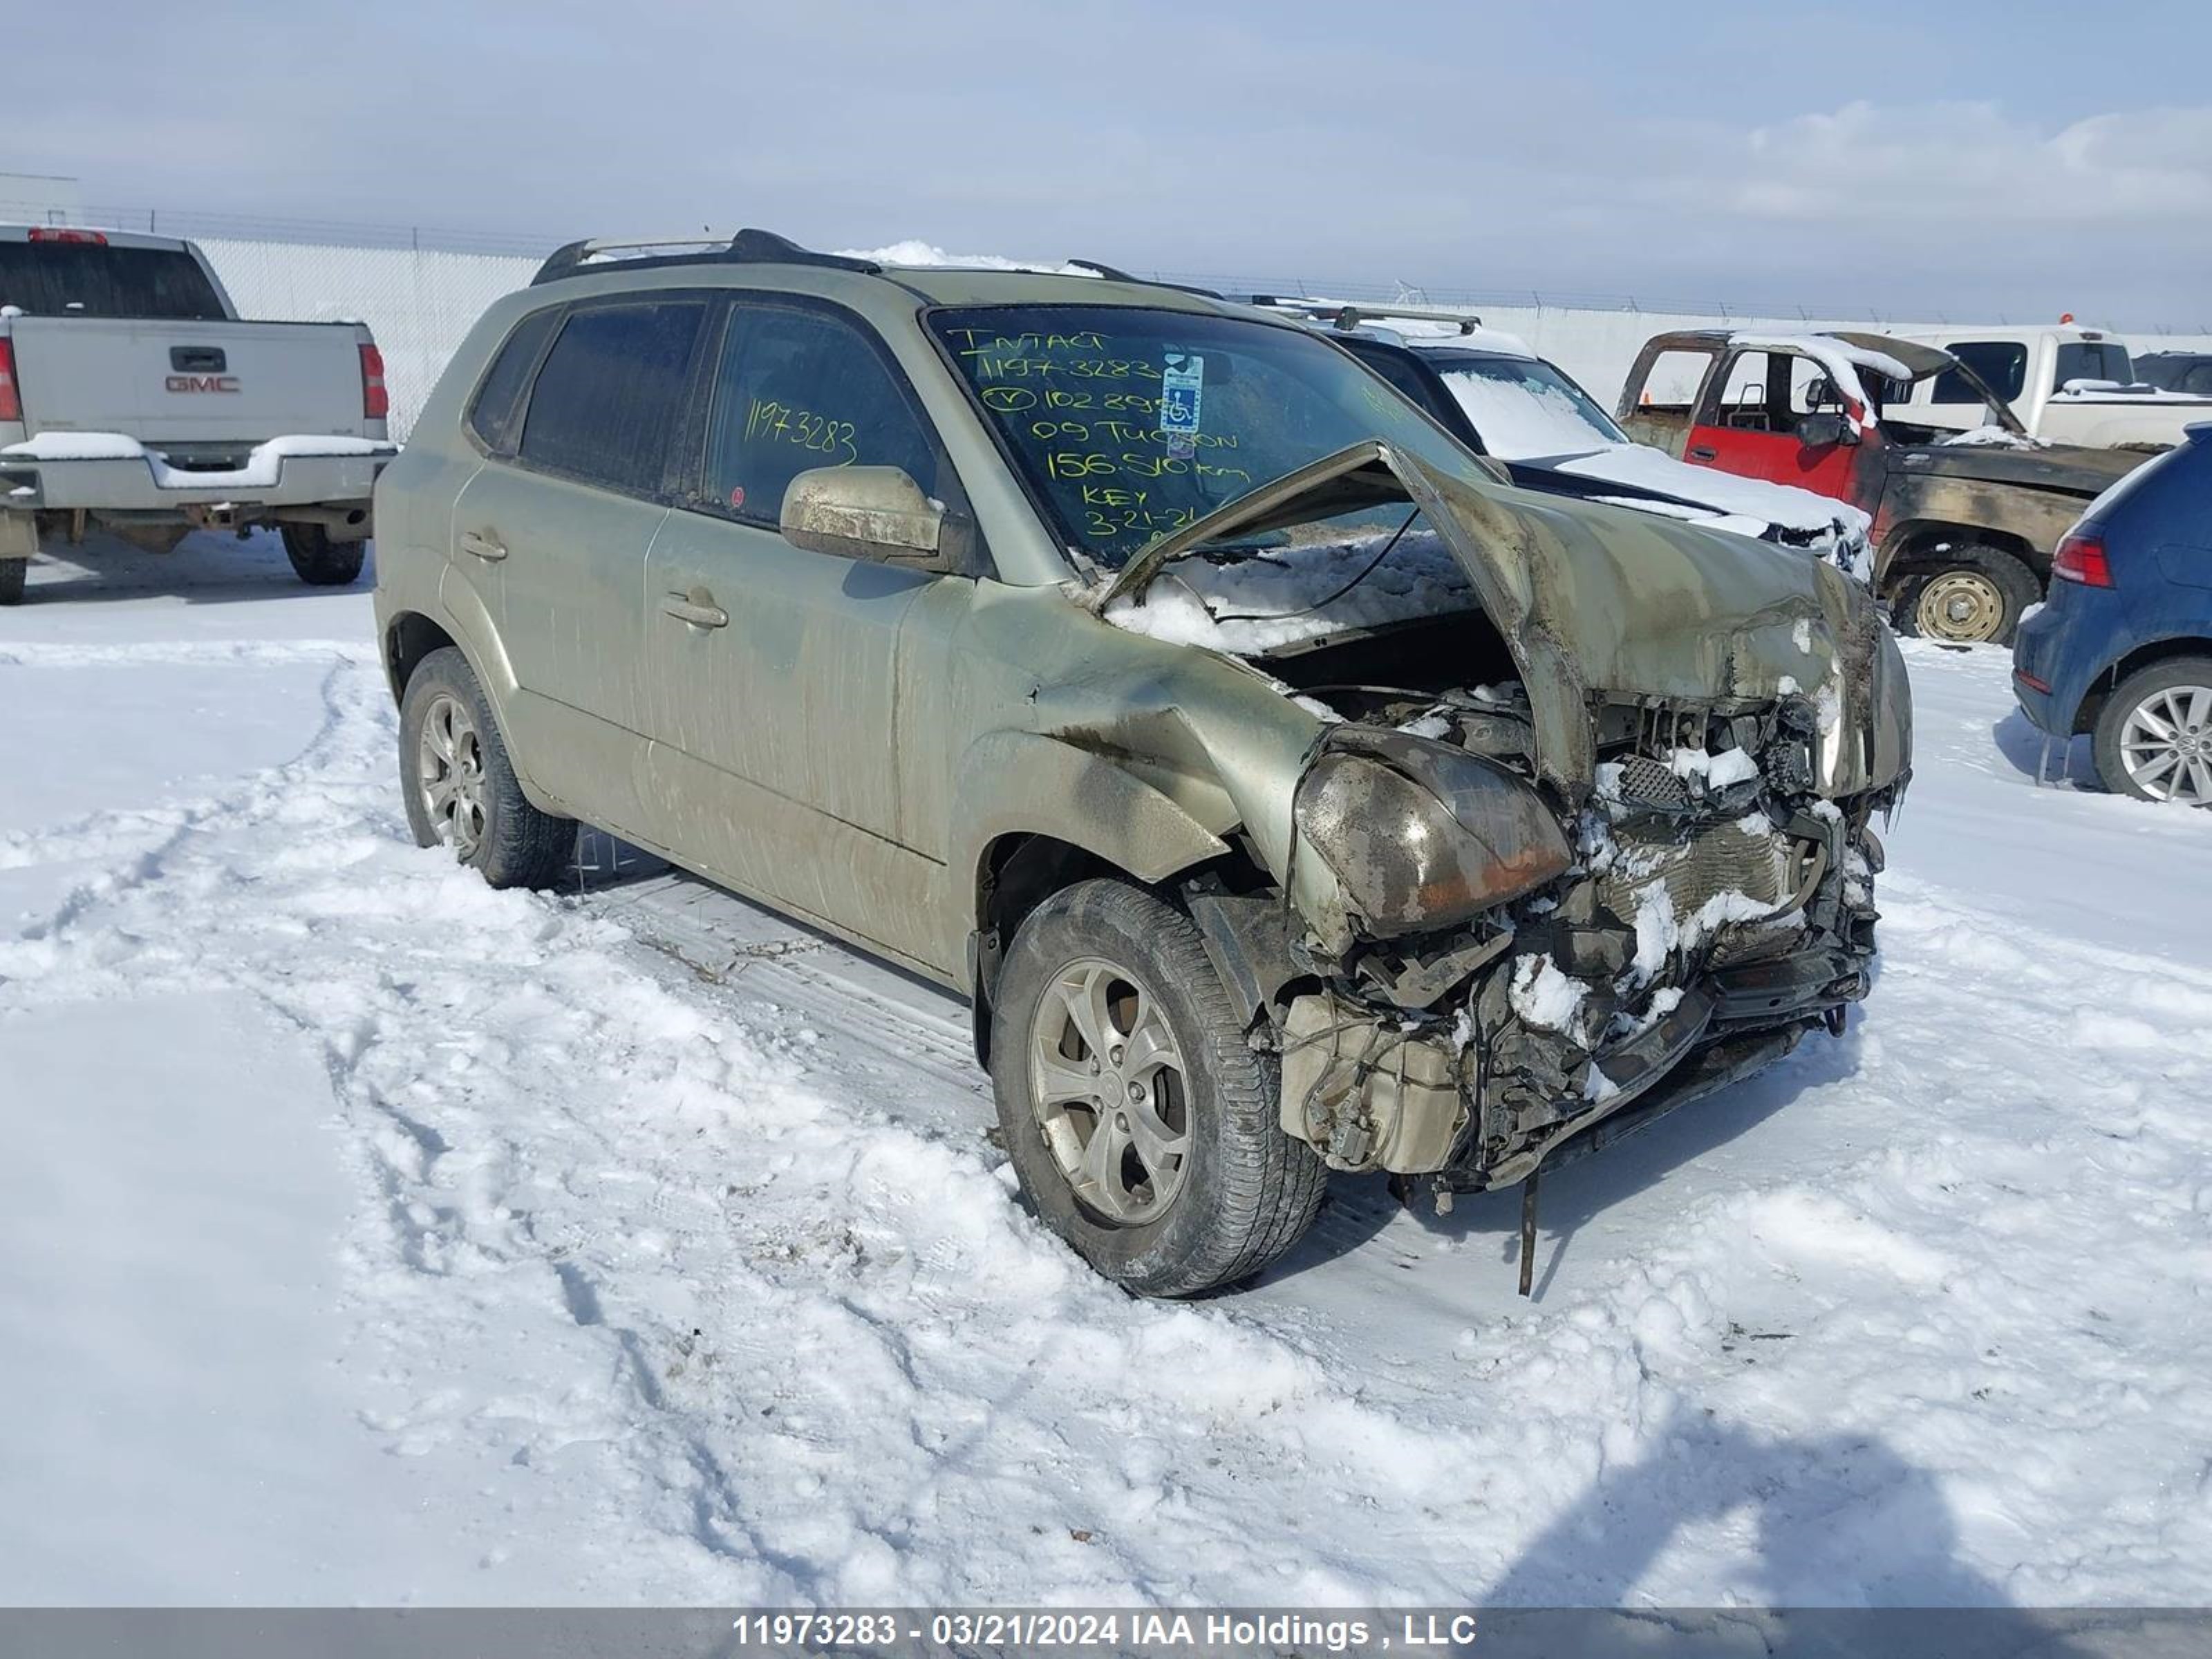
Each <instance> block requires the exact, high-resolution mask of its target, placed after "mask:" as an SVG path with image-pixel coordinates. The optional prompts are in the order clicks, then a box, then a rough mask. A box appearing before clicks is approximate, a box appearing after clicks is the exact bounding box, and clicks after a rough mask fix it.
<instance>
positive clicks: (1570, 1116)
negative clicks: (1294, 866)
mask: <svg viewBox="0 0 2212 1659" xmlns="http://www.w3.org/2000/svg"><path fill="white" fill-rule="evenodd" d="M1308 695H1310V696H1316V697H1317V698H1318V700H1320V701H1322V702H1325V703H1327V704H1328V705H1329V706H1330V707H1331V708H1334V709H1335V710H1337V711H1338V712H1339V713H1340V714H1342V716H1343V719H1342V720H1341V721H1340V723H1337V724H1334V725H1332V726H1329V727H1328V729H1327V730H1326V732H1324V734H1323V736H1322V739H1321V741H1320V742H1319V743H1318V744H1317V745H1316V754H1315V757H1314V759H1313V762H1312V763H1311V764H1310V767H1309V768H1308V769H1307V772H1306V774H1305V776H1304V779H1303V781H1301V784H1300V787H1299V790H1298V795H1297V814H1298V818H1299V823H1300V828H1301V830H1302V832H1303V835H1304V841H1305V842H1306V844H1307V845H1308V846H1310V848H1312V850H1313V851H1314V852H1315V853H1316V854H1317V855H1318V856H1320V857H1322V859H1324V860H1327V861H1328V864H1329V865H1330V866H1331V868H1332V869H1333V870H1334V872H1336V874H1337V876H1338V878H1340V880H1341V881H1342V882H1343V883H1344V884H1345V886H1346V890H1347V892H1349V893H1350V894H1351V895H1352V896H1353V902H1354V903H1355V904H1358V903H1360V902H1362V899H1363V896H1364V900H1365V902H1366V906H1367V908H1365V909H1364V910H1362V911H1360V912H1359V914H1358V922H1357V924H1356V926H1355V928H1354V933H1355V934H1356V936H1357V937H1356V941H1355V943H1354V944H1353V945H1352V947H1351V948H1350V949H1349V950H1347V951H1344V952H1343V953H1341V954H1340V955H1338V956H1336V957H1333V958H1332V957H1325V956H1324V955H1323V954H1322V953H1321V952H1319V951H1316V950H1315V948H1314V946H1313V945H1312V943H1311V942H1310V941H1308V942H1307V943H1305V944H1304V945H1303V946H1300V945H1293V951H1294V952H1300V953H1302V954H1303V956H1304V963H1303V964H1302V965H1304V967H1305V968H1306V969H1309V970H1310V972H1312V973H1313V974H1314V975H1316V976H1317V977H1318V978H1319V979H1321V980H1322V986H1321V987H1320V988H1318V989H1316V990H1314V991H1311V992H1309V993H1306V994H1304V995H1301V996H1299V997H1297V998H1296V999H1295V1000H1293V1001H1292V1002H1291V1006H1290V1009H1289V1013H1288V1016H1287V1018H1286V1019H1285V1028H1284V1033H1283V1048H1284V1092H1283V1124H1284V1127H1285V1129H1286V1130H1288V1131H1289V1132H1291V1133H1294V1134H1297V1135H1298V1136H1299V1137H1300V1138H1301V1139H1305V1140H1308V1141H1310V1142H1311V1143H1312V1144H1313V1145H1315V1146H1317V1147H1319V1148H1321V1149H1322V1152H1323V1154H1324V1156H1325V1157H1326V1158H1328V1161H1329V1163H1330V1164H1332V1166H1334V1167H1336V1168H1339V1169H1344V1170H1362V1169H1385V1170H1392V1171H1394V1172H1396V1173H1400V1174H1416V1173H1420V1174H1427V1173H1432V1172H1433V1173H1436V1174H1438V1175H1439V1176H1441V1178H1442V1180H1443V1183H1444V1184H1446V1185H1448V1186H1449V1187H1450V1188H1454V1189H1456V1190H1461V1191H1469V1190H1479V1189H1480V1188H1486V1187H1490V1186H1496V1185H1501V1184H1506V1183H1510V1182H1514V1181H1516V1180H1519V1179H1520V1178H1522V1176H1525V1175H1527V1174H1528V1173H1529V1172H1530V1171H1531V1170H1534V1168H1535V1167H1536V1166H1537V1164H1539V1162H1541V1161H1543V1160H1545V1159H1546V1158H1547V1157H1549V1156H1550V1155H1552V1154H1553V1153H1554V1152H1555V1150H1559V1149H1564V1148H1565V1147H1566V1146H1567V1145H1568V1143H1570V1142H1571V1141H1572V1140H1573V1139H1575V1138H1576V1137H1577V1136H1578V1135H1581V1134H1582V1133H1583V1132H1584V1131H1586V1130H1591V1129H1594V1128H1595V1127H1596V1126H1597V1125H1598V1124H1599V1123H1600V1122H1601V1121H1607V1120H1616V1119H1617V1118H1618V1117H1619V1115H1621V1114H1624V1113H1626V1112H1627V1111H1628V1110H1629V1109H1631V1108H1632V1107H1635V1106H1637V1105H1638V1104H1639V1103H1643V1104H1644V1106H1645V1108H1646V1109H1645V1111H1644V1113H1643V1114H1641V1115H1644V1116H1648V1115H1652V1113H1651V1111H1650V1108H1652V1107H1655V1106H1656V1105H1657V1104H1659V1103H1661V1102H1662V1101H1663V1102H1664V1103H1668V1104H1675V1103H1680V1101H1681V1100H1682V1099H1686V1098H1687V1097H1689V1092H1692V1090H1691V1089H1690V1085H1702V1087H1699V1088H1697V1089H1695V1090H1694V1092H1702V1091H1703V1090H1704V1089H1705V1088H1711V1087H1715V1086H1718V1085H1719V1084H1721V1083H1723V1082H1726V1081H1727V1080H1729V1079H1730V1078H1732V1077H1735V1076H1736V1075H1740V1074H1741V1073H1744V1072H1746V1071H1747V1070H1750V1069H1753V1067H1755V1066H1760V1065H1764V1064H1765V1063H1767V1062H1768V1061H1770V1060H1773V1059H1776V1058H1778V1057H1779V1056H1780V1055H1781V1054H1785V1053H1787V1052H1788V1051H1789V1050H1790V1048H1794V1047H1795V1046H1796V1042H1798V1040H1799V1039H1800V1038H1801V1037H1802V1036H1803V1035H1804V1034H1805V1033H1806V1032H1807V1031H1808V1030H1814V1029H1815V1028H1820V1027H1826V1029H1828V1030H1841V1029H1842V1019H1843V1012H1844V1009H1845V1008H1846V1007H1847V1006H1849V1005H1850V1003H1852V1002H1854V1001H1857V1000H1860V999H1861V998H1863V997H1864V996H1865V994H1866V993H1867V989H1868V987H1869V971H1868V970H1869V963H1870V962H1871V959H1872V957H1873V953H1874V924H1875V909H1874V905H1873V895H1872V888H1871V878H1872V877H1873V875H1874V874H1875V872H1878V871H1879V870H1880V868H1881V861H1882V851H1881V842H1880V841H1879V839H1878V838H1877V836H1875V832H1874V830H1873V829H1872V828H1871V826H1870V823H1869V819H1870V818H1871V817H1873V815H1874V814H1875V812H1877V811H1883V810H1885V809H1887V807H1888V806H1890V805H1893V802H1894V800H1895V798H1896V794H1897V793H1898V792H1897V789H1896V788H1895V787H1892V788H1889V789H1885V790H1881V791H1875V792H1871V793H1868V794H1865V795H1863V796H1861V797H1859V798H1857V799H1852V800H1849V801H1845V802H1841V803H1838V802H1831V801H1828V800H1825V799H1821V798H1820V797H1819V796H1818V795H1816V794H1814V793H1813V790H1812V781H1813V776H1814V769H1813V765H1812V762H1811V757H1810V753H1809V745H1810V743H1811V741H1812V739H1813V738H1814V735H1815V734H1816V733H1817V732H1818V730H1819V727H1820V709H1819V708H1818V706H1817V705H1816V704H1815V702H1814V700H1813V699H1812V698H1810V697H1808V696H1804V695H1802V694H1794V695H1792V696H1787V697H1785V698H1784V699H1782V700H1781V701H1779V702H1775V703H1771V704H1769V705H1767V706H1765V707H1763V708H1726V709H1723V708H1717V707H1713V706H1710V705H1705V706H1698V705H1681V704H1669V703H1659V702H1639V701H1619V702H1606V703H1604V704H1603V705H1602V706H1601V708H1599V709H1597V710H1596V711H1595V712H1596V720H1597V724H1598V727H1599V739H1598V742H1599V749H1598V753H1599V756H1600V760H1599V764H1598V768H1597V778H1596V787H1595V790H1594V791H1593V792H1592V793H1591V795H1590V797H1589V799H1588V800H1587V802H1585V803H1584V804H1583V805H1581V806H1580V807H1578V808H1577V809H1576V810H1574V811H1571V812H1560V811H1556V810H1554V809H1552V808H1549V807H1547V805H1546V803H1545V802H1544V800H1543V799H1542V797H1541V793H1540V792H1539V790H1538V788H1537V787H1535V785H1534V767H1533V758H1534V737H1533V732H1532V727H1531V725H1530V721H1529V717H1528V701H1527V698H1526V696H1525V694H1524V693H1523V691H1522V687H1521V685H1520V684H1519V683H1518V682H1515V681H1505V682H1502V683H1496V684H1477V685H1474V686H1469V687H1464V688H1461V687H1452V688H1446V689H1443V690H1437V691H1429V690H1416V689H1412V688H1407V689H1405V690H1392V689H1389V688H1386V687H1381V686H1371V685H1353V686H1344V687H1334V686H1325V687H1321V688H1317V689H1316V690H1315V691H1313V692H1310V693H1309V694H1308ZM1437 803H1441V810H1443V811H1444V812H1446V813H1448V814H1449V817H1450V818H1451V819H1452V821H1453V823H1454V825H1455V827H1456V829H1458V830H1460V831H1462V832H1464V833H1462V834H1459V835H1451V834H1449V833H1441V832H1442V831H1443V828H1444V827H1443V825H1441V824H1437V823H1431V822H1428V821H1426V819H1427V818H1428V817H1431V816H1432V815H1433V814H1434V813H1435V812H1436V811H1437V810H1438V807H1437V805H1436V804H1437ZM1617 1127H1618V1126H1617ZM1575 1150H1577V1151H1580V1150H1584V1148H1583V1147H1577V1148H1576V1149H1575ZM1554 1161H1556V1160H1554Z"/></svg>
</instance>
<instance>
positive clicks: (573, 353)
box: [521, 300, 707, 495]
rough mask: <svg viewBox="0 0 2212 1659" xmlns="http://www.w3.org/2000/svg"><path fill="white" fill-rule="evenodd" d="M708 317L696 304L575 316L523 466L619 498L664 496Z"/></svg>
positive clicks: (550, 373) (537, 403)
mask: <svg viewBox="0 0 2212 1659" xmlns="http://www.w3.org/2000/svg"><path fill="white" fill-rule="evenodd" d="M706 314H707V307H706V306H705V305H704V303H703V302H702V301H696V300H692V301H658V302H655V303H652V304H646V305H619V306H595V307H592V308H590V309H588V310H584V311H578V312H575V313H572V314H571V315H570V317H569V319H568V324H567V325H566V326H565V327H563V328H562V331H561V337H560V338H559V339H557V340H556V341H555V342H554V343H553V349H552V351H551V352H550V353H549V354H548V355H547V356H546V359H545V366H544V368H541V369H539V370H538V380H537V384H536V385H535V386H533V387H532V391H531V394H530V410H529V413H528V414H527V415H526V416H525V417H524V422H523V428H522V447H521V453H522V459H524V460H526V461H528V462H531V463H532V464H533V465H538V466H543V467H545V468H547V469H549V470H550V471H556V472H566V473H569V474H571V475H573V476H574V477H580V478H587V479H590V480H591V481H592V482H593V483H604V484H608V485H611V487H613V488H614V489H623V490H628V491H630V492H632V493H634V494H637V495H652V494H654V493H656V492H657V491H658V490H659V488H660V483H661V477H662V474H663V471H665V468H666V465H667V460H668V441H669V438H670V437H671V435H672V434H673V433H674V431H675V429H676V423H677V422H678V419H679V418H680V417H681V416H682V414H683V410H684V392H685V389H686V387H687V386H688V385H689V382H690V363H691V349H692V346H693V345H694V344H695V343H696V342H697V340H698V337H699V329H700V325H701V324H702V321H703V320H704V319H705V317H706Z"/></svg>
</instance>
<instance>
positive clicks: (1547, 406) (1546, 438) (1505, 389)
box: [1421, 351, 1630, 461]
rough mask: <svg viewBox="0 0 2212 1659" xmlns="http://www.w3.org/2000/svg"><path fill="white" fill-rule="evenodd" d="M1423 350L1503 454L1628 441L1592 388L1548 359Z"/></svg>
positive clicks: (1580, 450)
mask: <svg viewBox="0 0 2212 1659" xmlns="http://www.w3.org/2000/svg"><path fill="white" fill-rule="evenodd" d="M1421 355H1422V356H1424V357H1425V358H1427V359H1428V362H1429V367H1430V368H1433V369H1435V370H1436V371H1437V374H1441V375H1442V376H1443V382H1444V385H1445V386H1448V387H1449V388H1450V390H1451V394H1452V396H1453V397H1455V398H1457V399H1459V406H1460V407H1461V408H1462V409H1463V410H1466V411H1467V417H1468V419H1469V420H1470V421H1473V422H1474V429H1475V431H1476V432H1477V433H1479V434H1480V435H1481V438H1482V447H1484V448H1485V449H1486V450H1488V451H1489V452H1490V453H1492V454H1493V455H1496V456H1499V457H1501V458H1503V459H1506V460H1509V461H1525V460H1533V459H1535V458H1536V457H1538V456H1541V455H1580V454H1585V453H1588V452H1589V451H1590V450H1592V449H1595V448H1597V447H1600V446H1601V445H1606V444H1625V443H1627V442H1628V441H1630V440H1629V436H1628V435H1627V434H1626V433H1625V432H1623V431H1622V430H1621V429H1620V428H1619V427H1617V426H1615V425H1614V424H1613V417H1612V416H1609V415H1607V413H1606V412H1605V411H1604V410H1601V409H1600V408H1599V407H1598V406H1597V404H1595V403H1594V402H1592V401H1591V398H1590V395H1589V393H1588V392H1584V391H1583V389H1582V388H1581V387H1580V386H1577V385H1576V384H1575V383H1574V382H1573V381H1572V380H1569V379H1568V378H1567V377H1566V376H1565V375H1564V374H1560V373H1559V370H1558V369H1556V368H1553V367H1552V366H1551V364H1549V363H1545V362H1537V361H1536V360H1535V359H1534V358H1533V357H1493V356H1488V355H1486V354H1485V353H1480V352H1473V351H1426V352H1423V353H1422V354H1421Z"/></svg>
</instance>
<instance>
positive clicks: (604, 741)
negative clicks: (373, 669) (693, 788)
mask: <svg viewBox="0 0 2212 1659" xmlns="http://www.w3.org/2000/svg"><path fill="white" fill-rule="evenodd" d="M708 305H709V302H708V300H707V298H706V297H705V296H703V295H696V294H684V293H669V294H654V295H651V296H650V297H638V296H634V295H626V296H621V297H617V298H611V299H607V300H596V301H581V302H579V303H578V304H576V305H574V306H572V307H569V308H568V310H567V311H566V312H565V313H553V314H552V316H551V317H550V319H549V320H548V321H547V322H546V323H545V324H544V325H543V326H544V327H547V328H550V329H551V330H552V331H553V335H552V338H551V341H550V345H549V346H547V347H546V348H545V349H544V357H543V362H542V363H540V364H538V365H537V366H536V368H535V372H534V375H533V376H532V384H531V386H530V390H529V394H528V398H527V399H526V402H525V403H524V404H523V405H522V407H521V409H520V413H519V414H517V415H513V416H506V417H505V418H504V423H503V424H502V425H501V428H500V437H501V440H502V441H501V442H499V443H496V444H495V445H494V446H493V453H491V454H490V455H489V456H488V457H487V459H486V460H485V464H484V465H483V466H482V467H481V468H480V469H478V471H477V473H476V475H475V477H472V478H471V479H470V480H469V482H468V483H467V485H466V486H465V488H464V489H462V491H461V494H460V497H459V501H457V503H456V505H455V508H454V513H453V563H454V566H455V568H457V569H459V570H460V571H462V572H463V573H464V574H465V579H466V580H471V582H473V583H475V584H477V586H479V588H480V591H483V592H484V593H485V595H486V598H487V601H488V607H487V608H488V609H489V610H490V611H491V614H492V615H494V616H495V617H497V618H498V619H499V629H500V638H501V643H502V644H503V645H504V646H505V647H506V651H507V664H508V667H509V669H510V670H511V671H512V672H513V677H514V681H515V692H514V695H513V698H512V699H511V708H510V713H509V718H510V721H511V723H512V725H513V727H514V730H513V732H510V733H509V736H510V737H512V738H513V740H514V743H515V746H516V748H517V750H518V752H519V753H520V755H521V756H522V757H523V760H524V764H525V767H526V769H527V771H528V773H529V775H530V776H531V778H532V781H534V782H536V783H537V784H538V786H539V787H540V788H542V789H544V790H545V791H547V792H548V793H551V794H553V795H555V796H556V797H557V798H558V799H559V800H560V802H561V803H562V805H564V806H566V807H567V808H568V810H569V811H572V812H574V814H575V815H576V816H578V817H583V818H585V819H587V820H588V821H590V822H592V823H598V824H603V825H605V826H606V827H607V828H609V829H617V830H629V831H632V832H634V833H635V832H639V831H641V830H642V829H643V828H644V824H643V822H642V819H643V814H642V812H641V810H640V807H639V805H638V789H637V785H638V779H639V776H640V774H641V768H642V762H643V748H644V736H643V732H644V726H645V716H644V674H645V663H644V654H645V641H644V636H643V626H642V612H643V602H644V591H645V565H646V556H647V551H648V550H650V548H651V547H652V544H653V536H654V534H655V532H658V531H659V528H660V526H661V525H662V523H663V522H664V521H665V520H666V519H667V517H668V505H667V503H668V500H669V491H670V488H671V483H670V471H671V463H672V461H673V458H674V457H675V456H676V454H677V453H678V448H677V446H676V443H675V441H674V440H675V435H676V434H677V432H678V429H679V428H680V427H681V426H682V424H683V422H684V410H685V408H686V405H687V403H688V400H689V397H690V383H691V377H692V375H693V374H694V372H695V368H696V363H695V359H696V356H697V355H698V353H699V350H700V348H701V344H702V340H703V338H704V337H705V334H706V321H707V316H708ZM530 326H532V324H531V323H530V321H529V320H528V319H526V322H525V324H524V325H522V327H521V328H518V331H517V334H518V335H520V334H521V332H522V329H523V328H528V327H530ZM524 343H525V344H528V342H524ZM509 346H510V347H514V346H516V340H515V338H514V337H510V340H509ZM518 349H520V348H518ZM507 367H508V363H507V355H506V351H505V350H504V349H503V350H502V353H501V357H500V358H498V359H495V368H494V370H493V372H492V374H490V375H488V376H487V381H486V387H485V391H484V392H483V394H480V397H479V408H480V409H481V406H482V404H483V398H485V397H488V396H489V393H490V392H491V389H492V385H493V382H494V381H495V380H497V379H498V378H499V376H500V374H501V370H502V369H503V368H507ZM526 367H527V364H526ZM502 451H505V452H507V453H501V452H502Z"/></svg>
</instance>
